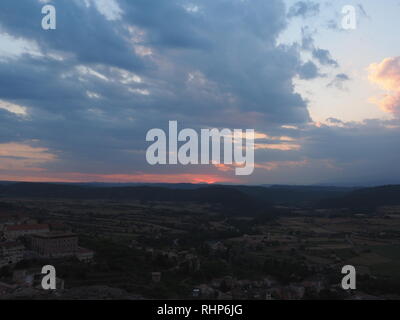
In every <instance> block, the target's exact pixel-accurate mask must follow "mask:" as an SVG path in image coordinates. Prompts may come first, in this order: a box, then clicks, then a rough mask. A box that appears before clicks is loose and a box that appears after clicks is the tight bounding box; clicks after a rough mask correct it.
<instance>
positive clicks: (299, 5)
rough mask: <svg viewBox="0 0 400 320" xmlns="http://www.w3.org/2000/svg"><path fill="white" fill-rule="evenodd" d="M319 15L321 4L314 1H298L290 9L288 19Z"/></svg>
mask: <svg viewBox="0 0 400 320" xmlns="http://www.w3.org/2000/svg"><path fill="white" fill-rule="evenodd" d="M318 13H319V3H315V2H312V1H298V2H296V3H295V4H294V5H292V6H291V7H290V8H289V12H288V17H289V18H293V17H302V18H303V19H305V18H309V17H313V16H316V15H318Z"/></svg>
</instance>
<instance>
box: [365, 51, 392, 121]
mask: <svg viewBox="0 0 400 320" xmlns="http://www.w3.org/2000/svg"><path fill="white" fill-rule="evenodd" d="M368 72H369V75H368V79H369V81H371V82H372V83H375V84H377V85H378V86H380V87H381V88H382V89H384V90H386V91H387V93H386V94H384V95H383V97H381V98H376V97H373V98H371V99H370V101H371V102H373V103H376V104H377V105H378V106H379V107H380V108H381V109H382V110H383V111H385V112H389V113H393V114H395V115H400V57H391V58H385V59H383V60H382V61H381V62H380V63H373V64H371V65H370V66H369V67H368Z"/></svg>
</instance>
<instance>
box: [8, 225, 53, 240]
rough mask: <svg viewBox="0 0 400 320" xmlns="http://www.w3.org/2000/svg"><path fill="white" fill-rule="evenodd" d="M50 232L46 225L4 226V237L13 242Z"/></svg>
mask: <svg viewBox="0 0 400 320" xmlns="http://www.w3.org/2000/svg"><path fill="white" fill-rule="evenodd" d="M49 231H50V229H49V226H48V225H47V224H19V225H13V226H6V227H5V230H4V235H5V237H6V238H7V239H8V240H15V239H18V238H20V237H23V236H28V235H34V234H43V233H48V232H49Z"/></svg>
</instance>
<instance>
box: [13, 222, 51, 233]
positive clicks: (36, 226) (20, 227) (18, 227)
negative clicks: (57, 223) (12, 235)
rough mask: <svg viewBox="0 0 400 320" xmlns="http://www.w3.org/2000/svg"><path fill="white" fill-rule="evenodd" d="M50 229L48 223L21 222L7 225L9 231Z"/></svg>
mask: <svg viewBox="0 0 400 320" xmlns="http://www.w3.org/2000/svg"><path fill="white" fill-rule="evenodd" d="M46 229H49V226H48V225H47V224H19V225H13V226H7V227H6V230H7V231H31V230H46Z"/></svg>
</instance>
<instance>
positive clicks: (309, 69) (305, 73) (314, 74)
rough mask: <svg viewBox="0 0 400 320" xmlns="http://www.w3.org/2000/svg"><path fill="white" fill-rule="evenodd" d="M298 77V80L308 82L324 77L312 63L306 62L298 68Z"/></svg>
mask: <svg viewBox="0 0 400 320" xmlns="http://www.w3.org/2000/svg"><path fill="white" fill-rule="evenodd" d="M298 73H299V77H300V79H304V80H310V79H315V78H318V77H324V76H325V75H324V74H321V73H320V72H319V70H318V67H317V66H316V65H315V63H314V62H312V61H308V62H306V63H304V64H303V65H301V66H300V68H299V71H298Z"/></svg>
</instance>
